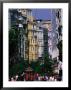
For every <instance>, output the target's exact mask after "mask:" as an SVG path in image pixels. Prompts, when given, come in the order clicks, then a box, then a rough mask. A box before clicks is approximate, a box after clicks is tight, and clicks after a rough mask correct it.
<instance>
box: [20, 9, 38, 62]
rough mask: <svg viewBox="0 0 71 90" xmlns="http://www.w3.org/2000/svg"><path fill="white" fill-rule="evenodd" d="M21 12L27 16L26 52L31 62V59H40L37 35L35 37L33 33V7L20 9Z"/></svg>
mask: <svg viewBox="0 0 71 90" xmlns="http://www.w3.org/2000/svg"><path fill="white" fill-rule="evenodd" d="M19 12H21V13H22V15H23V16H25V17H27V20H26V21H27V30H28V31H27V32H28V33H27V35H28V36H27V43H26V45H25V46H27V48H26V53H25V57H26V58H27V59H29V63H30V62H31V61H36V60H37V59H38V55H37V54H38V46H37V37H35V36H34V35H33V34H34V32H33V28H34V27H33V26H34V22H33V19H34V18H33V16H32V11H31V9H19Z"/></svg>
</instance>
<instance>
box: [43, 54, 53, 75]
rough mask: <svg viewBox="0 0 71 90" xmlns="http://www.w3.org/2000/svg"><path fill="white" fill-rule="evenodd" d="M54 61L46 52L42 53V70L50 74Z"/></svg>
mask: <svg viewBox="0 0 71 90" xmlns="http://www.w3.org/2000/svg"><path fill="white" fill-rule="evenodd" d="M53 65H54V62H53V60H52V59H50V58H49V56H48V54H47V53H45V54H44V72H45V73H48V74H49V75H51V74H52V73H53Z"/></svg>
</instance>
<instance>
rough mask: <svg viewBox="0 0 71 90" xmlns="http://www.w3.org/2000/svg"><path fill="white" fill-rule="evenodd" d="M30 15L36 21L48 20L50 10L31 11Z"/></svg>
mask: <svg viewBox="0 0 71 90" xmlns="http://www.w3.org/2000/svg"><path fill="white" fill-rule="evenodd" d="M32 15H33V16H34V17H36V18H37V19H43V20H50V19H51V9H32Z"/></svg>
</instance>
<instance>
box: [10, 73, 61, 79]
mask: <svg viewBox="0 0 71 90" xmlns="http://www.w3.org/2000/svg"><path fill="white" fill-rule="evenodd" d="M61 80H62V78H61V77H60V76H58V75H50V76H48V75H47V74H46V75H40V74H38V73H24V72H23V73H22V74H20V75H18V74H17V75H15V76H13V77H11V78H10V79H9V81H61Z"/></svg>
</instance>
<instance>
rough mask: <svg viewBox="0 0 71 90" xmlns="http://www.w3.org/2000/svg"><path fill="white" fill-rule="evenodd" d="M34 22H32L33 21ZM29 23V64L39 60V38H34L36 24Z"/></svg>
mask: <svg viewBox="0 0 71 90" xmlns="http://www.w3.org/2000/svg"><path fill="white" fill-rule="evenodd" d="M31 21H32V20H31ZM31 21H29V22H28V40H29V53H28V54H29V63H30V62H31V61H36V60H37V59H38V43H37V37H36V36H34V33H35V32H34V29H33V25H34V23H33V22H31Z"/></svg>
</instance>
